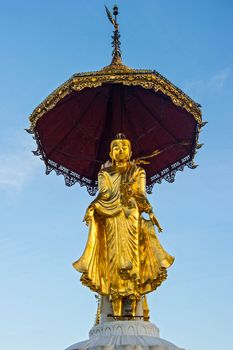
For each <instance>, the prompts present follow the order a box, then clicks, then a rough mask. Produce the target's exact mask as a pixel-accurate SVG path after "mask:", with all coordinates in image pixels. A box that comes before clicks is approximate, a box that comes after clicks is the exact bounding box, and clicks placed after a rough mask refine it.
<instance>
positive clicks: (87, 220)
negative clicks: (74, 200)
mask: <svg viewBox="0 0 233 350" xmlns="http://www.w3.org/2000/svg"><path fill="white" fill-rule="evenodd" d="M93 216H94V208H93V207H89V208H88V209H87V211H86V214H85V216H84V218H83V221H84V222H85V223H86V225H87V226H89V225H90V222H91V221H92V219H93Z"/></svg>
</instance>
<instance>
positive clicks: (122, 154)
mask: <svg viewBox="0 0 233 350" xmlns="http://www.w3.org/2000/svg"><path fill="white" fill-rule="evenodd" d="M109 155H110V157H111V159H112V161H115V162H128V161H129V160H130V157H131V155H132V151H131V142H130V141H129V140H128V139H127V138H126V137H125V135H124V134H121V133H119V134H117V135H116V136H115V138H114V140H112V142H111V144H110V153H109Z"/></svg>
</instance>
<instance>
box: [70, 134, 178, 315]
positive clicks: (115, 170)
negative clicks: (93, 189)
mask: <svg viewBox="0 0 233 350" xmlns="http://www.w3.org/2000/svg"><path fill="white" fill-rule="evenodd" d="M109 155H110V158H111V160H112V162H111V163H109V164H108V165H107V166H103V167H102V169H101V170H100V171H99V174H98V187H99V192H98V195H97V197H96V199H95V200H94V201H93V202H92V203H91V204H90V205H89V207H88V209H87V211H86V215H85V217H84V220H85V221H86V223H87V225H88V226H89V236H88V240H87V244H86V247H85V250H84V252H83V255H82V256H81V258H80V259H79V260H78V261H76V262H75V263H74V264H73V266H74V268H75V269H76V270H78V271H79V272H81V273H82V276H81V281H82V283H83V284H84V285H86V286H88V287H89V288H90V289H91V290H93V291H95V292H97V293H98V294H100V295H102V296H106V297H108V299H109V301H110V302H111V305H112V311H113V315H114V316H116V317H121V316H122V313H123V305H124V304H125V303H126V302H127V303H129V302H130V304H131V315H132V316H135V314H136V307H137V303H138V302H139V301H140V300H141V298H142V297H143V296H144V295H145V294H147V293H149V292H152V291H153V290H155V289H156V288H157V287H158V286H159V285H160V284H161V283H162V281H163V280H165V279H166V276H167V271H166V270H167V268H168V267H169V266H170V265H171V264H172V263H173V261H174V258H173V257H172V256H171V255H169V254H168V253H167V252H166V251H165V250H164V249H163V247H162V246H161V244H160V242H159V240H158V238H157V236H156V232H155V228H154V226H157V229H158V232H162V228H161V226H160V224H159V222H158V220H157V218H156V216H155V214H154V213H153V210H152V207H151V205H150V203H149V201H148V199H147V197H146V173H145V170H144V169H142V168H141V167H139V166H137V165H136V163H135V162H134V161H131V160H130V159H131V156H132V151H131V143H130V141H129V140H128V139H126V137H125V136H124V135H123V134H117V135H116V137H115V139H114V140H112V142H111V145H110V153H109ZM143 213H147V214H148V217H149V219H145V218H144V217H143V216H142V214H143Z"/></svg>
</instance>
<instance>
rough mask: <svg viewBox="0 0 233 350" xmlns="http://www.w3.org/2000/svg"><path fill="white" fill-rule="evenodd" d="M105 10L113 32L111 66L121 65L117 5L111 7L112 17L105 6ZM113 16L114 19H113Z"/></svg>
mask: <svg viewBox="0 0 233 350" xmlns="http://www.w3.org/2000/svg"><path fill="white" fill-rule="evenodd" d="M105 10H106V13H107V16H108V19H109V21H110V22H111V23H112V24H113V26H114V31H113V35H112V47H113V51H112V62H111V65H122V59H121V49H120V46H121V42H120V32H119V24H118V23H117V15H118V7H117V5H114V6H113V15H112V14H111V12H110V11H109V9H108V8H107V6H105ZM113 16H114V18H113Z"/></svg>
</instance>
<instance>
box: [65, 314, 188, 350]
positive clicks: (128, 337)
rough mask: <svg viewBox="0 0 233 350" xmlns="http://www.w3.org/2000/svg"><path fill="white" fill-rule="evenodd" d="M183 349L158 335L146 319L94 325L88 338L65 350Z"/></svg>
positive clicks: (157, 331) (156, 329) (157, 330)
mask: <svg viewBox="0 0 233 350" xmlns="http://www.w3.org/2000/svg"><path fill="white" fill-rule="evenodd" d="M141 349H146V350H184V349H182V348H179V347H177V346H175V345H174V344H172V343H170V342H168V341H166V340H164V339H161V338H160V337H159V329H158V328H157V327H156V326H155V325H154V324H153V323H150V322H148V321H139V320H138V321H111V322H104V323H101V324H99V325H96V326H94V327H93V328H92V329H91V330H90V332H89V339H88V340H85V341H82V342H80V343H76V344H74V345H71V346H70V347H68V348H67V349H66V350H141Z"/></svg>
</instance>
